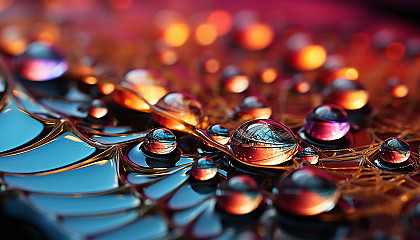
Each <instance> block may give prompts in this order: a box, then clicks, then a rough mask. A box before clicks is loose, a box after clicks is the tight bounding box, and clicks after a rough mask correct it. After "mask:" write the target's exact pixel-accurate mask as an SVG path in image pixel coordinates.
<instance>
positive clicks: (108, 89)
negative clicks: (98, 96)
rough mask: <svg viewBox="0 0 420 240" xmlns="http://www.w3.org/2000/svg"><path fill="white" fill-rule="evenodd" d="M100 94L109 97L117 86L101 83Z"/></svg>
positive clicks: (99, 85) (99, 86)
mask: <svg viewBox="0 0 420 240" xmlns="http://www.w3.org/2000/svg"><path fill="white" fill-rule="evenodd" d="M98 89H99V92H101V93H102V94H104V95H109V94H111V93H112V92H114V90H115V86H114V84H112V83H99V84H98Z"/></svg>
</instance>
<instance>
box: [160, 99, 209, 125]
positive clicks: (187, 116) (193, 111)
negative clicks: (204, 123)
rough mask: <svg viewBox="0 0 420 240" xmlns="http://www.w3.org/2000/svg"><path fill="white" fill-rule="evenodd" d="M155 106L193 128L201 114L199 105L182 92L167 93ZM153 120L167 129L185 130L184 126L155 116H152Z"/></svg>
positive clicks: (201, 108)
mask: <svg viewBox="0 0 420 240" xmlns="http://www.w3.org/2000/svg"><path fill="white" fill-rule="evenodd" d="M156 106H157V107H159V108H160V109H162V110H165V111H166V112H168V113H170V114H172V115H174V116H175V117H177V118H179V119H182V120H183V121H184V122H186V123H189V124H191V125H193V126H196V125H198V123H199V121H200V117H201V116H202V114H203V106H202V105H201V103H200V102H199V101H198V100H197V99H196V98H195V97H194V96H192V95H190V94H188V93H184V92H172V93H168V94H167V95H165V96H164V97H163V98H161V99H160V100H159V101H158V102H157V104H156ZM153 119H154V120H155V121H156V122H157V123H159V124H161V125H163V126H165V127H167V128H169V129H174V130H180V131H182V130H184V129H185V127H184V125H182V124H180V123H178V122H177V121H175V120H172V119H168V118H164V117H161V116H160V115H157V114H153Z"/></svg>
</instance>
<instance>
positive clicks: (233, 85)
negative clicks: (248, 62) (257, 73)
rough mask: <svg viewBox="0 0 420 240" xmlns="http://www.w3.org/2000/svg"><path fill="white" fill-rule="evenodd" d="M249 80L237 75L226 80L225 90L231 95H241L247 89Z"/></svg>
mask: <svg viewBox="0 0 420 240" xmlns="http://www.w3.org/2000/svg"><path fill="white" fill-rule="evenodd" d="M248 86H249V79H248V77H246V76H243V75H238V76H234V77H231V78H228V79H227V80H226V82H225V89H226V91H228V92H231V93H241V92H243V91H245V90H246V89H248Z"/></svg>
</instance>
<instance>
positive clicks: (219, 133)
mask: <svg viewBox="0 0 420 240" xmlns="http://www.w3.org/2000/svg"><path fill="white" fill-rule="evenodd" d="M206 134H207V135H208V136H209V137H210V138H211V139H213V140H214V141H216V142H218V143H220V144H226V143H227V142H228V141H229V138H230V134H229V130H228V129H227V128H226V127H225V126H223V125H222V124H213V125H211V126H209V127H208V128H207V130H206Z"/></svg>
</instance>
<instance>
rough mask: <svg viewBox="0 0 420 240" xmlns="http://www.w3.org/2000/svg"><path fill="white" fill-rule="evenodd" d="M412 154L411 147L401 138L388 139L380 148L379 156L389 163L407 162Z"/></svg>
mask: <svg viewBox="0 0 420 240" xmlns="http://www.w3.org/2000/svg"><path fill="white" fill-rule="evenodd" d="M410 154H411V150H410V146H409V145H408V143H407V142H406V141H404V140H403V139H401V138H393V137H392V138H388V139H386V140H385V141H384V142H382V144H381V146H380V147H379V156H380V157H381V159H382V160H384V161H386V162H389V163H402V162H405V161H406V160H407V159H408V158H409V157H410Z"/></svg>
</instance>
